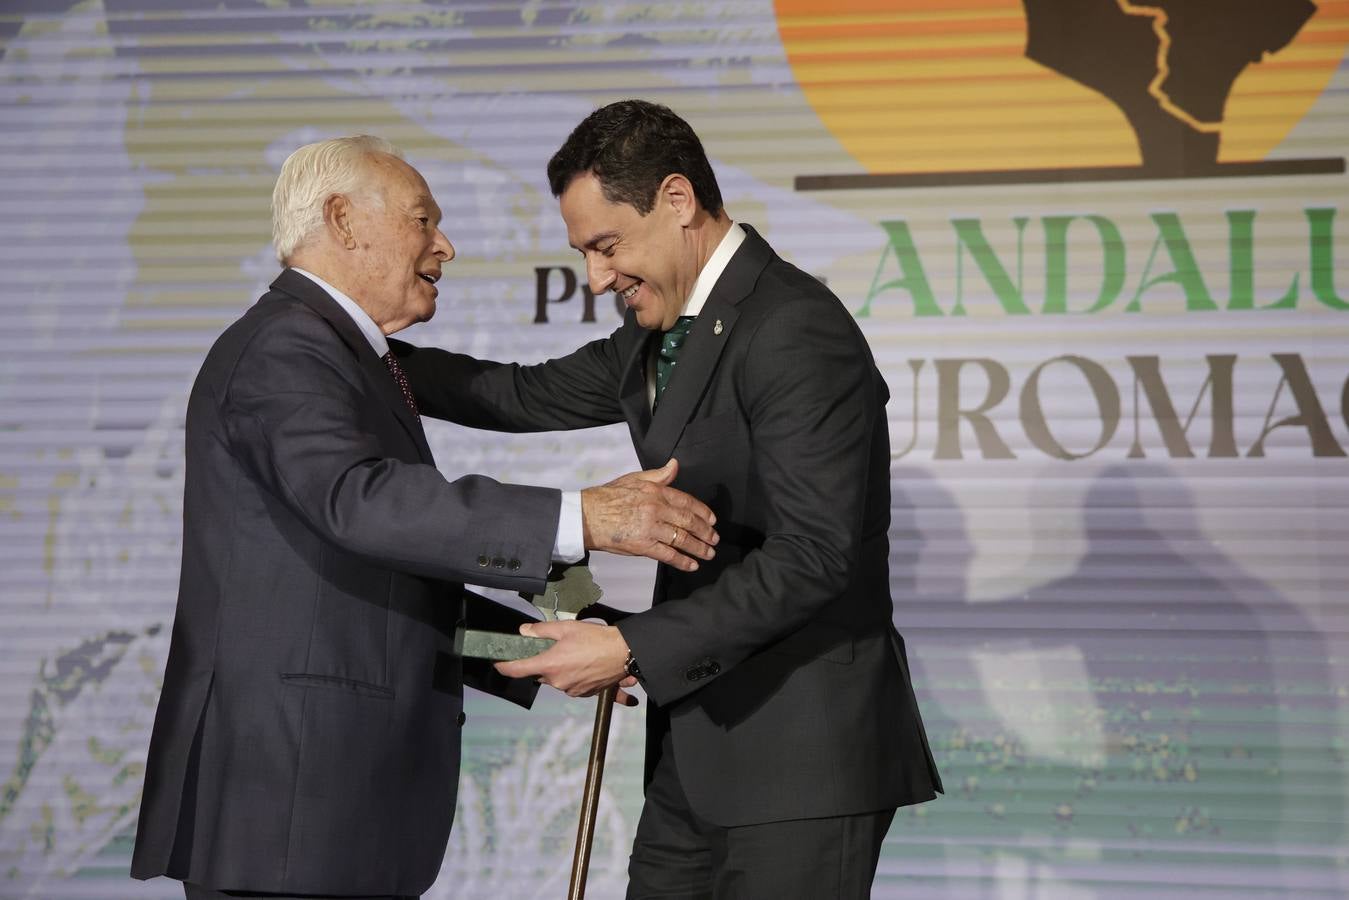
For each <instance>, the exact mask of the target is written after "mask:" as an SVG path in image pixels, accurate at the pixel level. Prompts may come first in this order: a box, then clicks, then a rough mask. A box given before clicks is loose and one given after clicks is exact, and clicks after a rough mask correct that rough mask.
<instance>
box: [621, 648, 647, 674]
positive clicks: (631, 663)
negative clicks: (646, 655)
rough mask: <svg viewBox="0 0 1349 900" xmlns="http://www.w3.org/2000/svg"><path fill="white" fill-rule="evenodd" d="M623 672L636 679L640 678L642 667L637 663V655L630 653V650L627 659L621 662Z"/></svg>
mask: <svg viewBox="0 0 1349 900" xmlns="http://www.w3.org/2000/svg"><path fill="white" fill-rule="evenodd" d="M623 674H624V675H627V676H629V677H632V678H636V679H637V680H638V681H641V680H642V667H641V666H639V665H637V657H635V656H633V655H632V651H631V650H629V651H628V659H627V661H626V662H625V663H623Z"/></svg>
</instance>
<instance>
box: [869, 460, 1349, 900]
mask: <svg viewBox="0 0 1349 900" xmlns="http://www.w3.org/2000/svg"><path fill="white" fill-rule="evenodd" d="M1046 487H1051V485H1049V483H1047V482H1046ZM1032 493H1033V494H1034V492H1032ZM892 494H893V498H894V500H893V511H892V515H893V522H892V527H891V539H892V557H891V564H892V568H891V571H892V587H893V593H894V597H895V606H896V624H897V626H898V627H899V628H900V630H901V632H903V633H905V634H906V635H907V636H908V637H909V638H910V644H911V647H912V651H911V652H912V655H913V657H914V659H913V664H914V677H915V682H916V685H917V688H918V691H919V694H920V702H921V704H922V709H923V714H924V717H925V719H926V721H927V723H928V726H929V734H930V735H931V736H932V739H933V741H934V745H933V749H934V752H936V754H937V759H938V764H939V766H941V768H942V771H943V774H944V776H945V777H946V782H947V785H948V795H947V797H946V798H945V799H943V800H942V801H940V802H939V803H937V804H933V805H932V806H931V808H930V809H929V810H927V811H926V812H925V814H924V816H923V817H922V818H923V819H925V820H926V821H924V822H922V823H916V822H914V821H913V817H910V818H909V820H908V821H907V822H905V821H904V820H901V822H902V824H901V826H900V827H897V828H896V833H897V836H898V837H899V840H900V841H901V842H902V840H903V832H902V831H901V828H906V829H909V830H911V829H916V828H922V829H924V830H925V831H926V832H927V836H928V837H937V836H938V835H940V836H941V837H942V838H943V839H944V840H945V847H944V854H945V863H946V865H947V867H948V869H949V870H950V871H949V875H950V876H951V877H950V878H949V879H948V882H947V883H948V885H961V887H960V889H959V891H958V892H957V893H955V894H951V896H957V895H959V896H1000V891H999V883H1003V882H1007V881H1009V880H1011V881H1016V882H1020V883H1021V884H1022V888H1024V887H1025V885H1026V884H1027V883H1030V884H1035V883H1041V882H1046V883H1048V882H1052V883H1056V884H1072V885H1076V886H1079V887H1080V888H1081V889H1083V890H1086V891H1090V890H1092V889H1093V888H1095V889H1097V890H1100V891H1102V895H1109V896H1125V895H1130V896H1149V897H1154V896H1161V895H1163V894H1168V893H1173V892H1174V894H1175V895H1176V896H1180V895H1185V894H1189V895H1191V896H1193V895H1194V891H1195V890H1196V889H1198V890H1199V891H1200V892H1201V893H1202V891H1203V888H1204V887H1205V886H1207V885H1214V886H1216V885H1228V886H1229V887H1228V888H1225V890H1228V891H1229V892H1230V895H1232V896H1236V895H1239V894H1240V893H1241V892H1242V890H1250V891H1252V892H1254V893H1263V894H1268V892H1270V891H1288V892H1319V891H1334V890H1335V889H1336V886H1337V885H1339V884H1340V876H1339V874H1338V871H1337V868H1336V859H1335V857H1336V855H1337V854H1338V853H1340V852H1342V851H1341V849H1340V845H1341V842H1342V839H1343V834H1344V829H1343V816H1344V796H1343V788H1342V783H1341V778H1342V776H1341V774H1340V771H1341V769H1342V766H1343V759H1342V756H1343V750H1342V748H1340V749H1338V750H1337V749H1336V748H1335V746H1334V736H1335V734H1336V733H1337V730H1338V724H1337V723H1338V716H1339V704H1338V701H1337V699H1336V695H1335V692H1334V686H1333V685H1332V684H1331V681H1330V673H1329V668H1328V664H1327V658H1326V653H1327V648H1326V640H1325V638H1324V636H1323V635H1322V634H1320V633H1319V632H1318V631H1317V630H1316V629H1315V628H1314V627H1313V625H1312V623H1311V622H1310V621H1309V620H1308V619H1307V617H1306V616H1305V615H1304V614H1303V613H1302V612H1301V611H1300V610H1299V608H1298V607H1297V606H1296V605H1295V604H1293V603H1292V602H1290V601H1289V600H1288V599H1287V598H1285V597H1283V596H1282V595H1280V594H1279V593H1278V592H1277V591H1275V590H1274V589H1272V588H1271V587H1270V586H1269V585H1267V584H1265V583H1263V582H1261V581H1260V580H1258V579H1256V578H1254V577H1252V576H1250V575H1249V574H1248V573H1246V572H1245V571H1244V570H1243V568H1242V566H1241V564H1240V562H1239V561H1238V560H1237V559H1235V558H1233V557H1232V556H1230V555H1228V554H1226V553H1224V552H1223V550H1222V549H1220V547H1219V546H1218V544H1217V543H1216V542H1214V541H1212V540H1210V539H1209V538H1208V537H1207V536H1206V535H1205V534H1204V533H1203V531H1202V530H1201V528H1200V525H1199V521H1198V518H1197V516H1196V511H1195V507H1194V499H1193V497H1192V495H1191V493H1190V491H1189V489H1188V487H1187V486H1186V485H1185V484H1184V482H1183V481H1182V480H1180V479H1179V478H1177V477H1176V476H1175V475H1173V474H1172V473H1171V472H1169V471H1168V470H1167V469H1166V468H1165V467H1162V466H1159V465H1154V464H1146V463H1145V464H1133V465H1129V466H1122V465H1121V466H1112V467H1109V468H1106V469H1104V470H1103V471H1101V472H1099V473H1098V474H1096V475H1095V476H1094V478H1093V479H1092V481H1091V484H1090V486H1089V488H1088V490H1087V492H1086V494H1085V497H1084V500H1083V506H1082V508H1081V511H1080V516H1081V518H1080V522H1070V523H1064V525H1065V526H1066V530H1067V531H1070V532H1072V531H1074V530H1075V529H1078V528H1080V529H1081V530H1080V532H1079V533H1077V534H1075V535H1073V536H1074V537H1077V538H1079V539H1080V538H1083V537H1084V538H1085V552H1084V553H1083V555H1082V556H1081V558H1080V560H1079V561H1078V562H1077V564H1076V566H1075V568H1074V569H1073V570H1072V571H1071V572H1070V573H1069V574H1068V575H1066V576H1064V577H1061V578H1057V579H1053V580H1050V581H1047V582H1045V583H1042V584H1040V585H1038V586H1036V587H1034V588H1032V589H1030V590H1028V591H1025V592H1023V593H1021V594H1019V595H1015V596H1007V597H997V598H994V599H990V600H980V601H971V600H970V598H969V588H968V580H969V570H970V563H971V561H972V559H973V557H974V553H975V549H976V548H975V545H974V543H973V541H972V540H971V538H970V534H969V527H968V524H967V519H966V514H965V513H964V511H963V510H962V509H961V507H960V505H959V504H958V503H957V501H956V499H955V497H954V495H953V494H952V493H951V492H950V491H949V490H947V489H946V488H945V487H944V486H943V485H942V484H941V483H940V482H939V481H938V480H937V479H935V478H934V477H933V476H931V475H929V474H928V473H926V472H924V471H922V470H920V469H915V468H909V467H905V468H896V469H894V470H893V471H892ZM1065 514H1066V513H1065ZM1267 525H1268V523H1263V524H1262V523H1260V522H1258V521H1248V522H1247V523H1246V525H1245V527H1244V528H1243V527H1242V526H1241V525H1240V524H1237V523H1234V526H1233V528H1232V532H1233V533H1232V534H1231V535H1230V537H1231V538H1232V539H1234V540H1235V539H1237V538H1239V537H1247V538H1249V537H1251V536H1252V535H1253V534H1254V533H1256V532H1262V533H1267V532H1263V531H1262V529H1264V528H1265V527H1267ZM1055 530H1057V531H1060V532H1062V531H1064V530H1065V529H1055ZM981 531H982V534H981V541H980V543H981V549H982V550H983V551H984V552H996V541H997V540H998V538H997V537H996V536H992V535H990V534H989V531H988V529H981ZM1052 540H1055V541H1058V540H1061V539H1059V538H1052ZM1245 546H1248V547H1249V546H1254V542H1252V541H1247V542H1245ZM1036 557H1037V554H1036V553H1035V552H1032V554H1031V560H1032V562H1031V565H1035V559H1036ZM1300 580H1302V581H1304V582H1305V583H1308V585H1309V592H1311V593H1312V594H1313V596H1315V593H1314V592H1315V591H1316V587H1315V585H1316V580H1317V573H1316V572H1308V573H1307V574H1306V576H1305V577H1304V578H1303V579H1300ZM910 833H911V832H910ZM1234 867H1236V869H1239V871H1240V874H1239V876H1237V880H1236V881H1235V882H1234V881H1233V878H1234V875H1233V872H1234V871H1235V870H1234ZM1182 870H1183V871H1184V873H1185V874H1184V877H1183V878H1181V879H1179V880H1176V875H1177V873H1178V872H1179V871H1182ZM1185 882H1189V886H1183V887H1162V885H1177V884H1179V885H1184V884H1185ZM1159 890H1160V891H1161V892H1162V893H1161V894H1159V893H1158V891H1159ZM1135 892H1136V893H1135ZM1299 895H1307V894H1306V893H1300V894H1299ZM1018 896H1020V894H1018Z"/></svg>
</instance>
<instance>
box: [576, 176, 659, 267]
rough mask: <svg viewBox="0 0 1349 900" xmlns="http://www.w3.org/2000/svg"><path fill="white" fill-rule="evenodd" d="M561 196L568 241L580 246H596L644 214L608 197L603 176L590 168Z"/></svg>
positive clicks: (578, 247) (583, 247) (577, 177)
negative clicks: (598, 175) (602, 179)
mask: <svg viewBox="0 0 1349 900" xmlns="http://www.w3.org/2000/svg"><path fill="white" fill-rule="evenodd" d="M558 199H559V204H560V209H561V212H562V221H563V222H565V223H566V225H567V241H568V243H570V244H571V245H572V246H573V247H576V248H577V249H585V248H587V247H590V246H593V245H594V244H595V243H597V242H599V241H601V240H602V239H604V238H606V237H609V236H612V235H614V234H616V233H618V232H621V231H622V230H623V229H625V228H628V227H630V226H632V225H633V224H634V223H635V222H636V220H638V219H640V218H642V216H641V214H640V213H638V212H637V210H636V209H635V208H633V207H632V206H629V205H628V204H626V203H614V202H613V201H612V200H610V199H609V198H607V197H605V196H604V191H603V189H602V188H601V187H600V180H599V179H598V178H596V177H595V176H594V174H593V173H590V172H585V173H583V174H581V175H577V176H576V177H575V178H573V179H572V180H571V182H570V183H569V184H568V185H567V187H566V189H565V190H563V192H562V196H561V197H560V198H558Z"/></svg>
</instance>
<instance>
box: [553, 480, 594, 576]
mask: <svg viewBox="0 0 1349 900" xmlns="http://www.w3.org/2000/svg"><path fill="white" fill-rule="evenodd" d="M585 555H586V548H585V535H584V533H583V531H582V528H581V492H580V491H563V492H562V508H561V509H559V510H558V513H557V540H556V541H555V542H554V543H553V562H559V563H574V562H580V561H581V560H582V559H584V558H585Z"/></svg>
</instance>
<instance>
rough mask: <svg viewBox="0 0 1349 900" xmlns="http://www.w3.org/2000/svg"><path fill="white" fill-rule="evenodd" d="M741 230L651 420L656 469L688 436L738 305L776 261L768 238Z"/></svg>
mask: <svg viewBox="0 0 1349 900" xmlns="http://www.w3.org/2000/svg"><path fill="white" fill-rule="evenodd" d="M742 227H743V228H744V229H745V232H746V234H745V242H744V243H743V244H741V245H740V248H739V249H738V250H736V251H735V255H734V256H732V257H731V261H730V263H728V264H727V266H726V270H725V271H724V272H722V273H721V277H720V278H718V279H717V283H716V284H715V285H713V287H712V291H711V293H710V294H708V297H707V302H706V303H705V304H703V309H702V312H700V313H699V314H698V319H697V321H695V322H694V323H693V328H692V329H691V330H690V331H689V336H688V337H687V338H686V339H685V341H684V348H683V349H682V350H681V351H680V353H679V363H678V369H677V370H676V372H675V373H674V377H673V378H672V379H671V380H670V384H669V386H668V387H667V388H666V389H665V393H664V394H662V395H661V398H660V403H658V404H657V405H656V412H655V414H654V415H653V416H652V417H651V427H650V428H649V429H648V430H647V432H646V435H645V438H644V439H643V440H642V442H641V444H640V446H641V449H642V451H643V452H644V454H645V455H646V456H648V457H649V458H650V459H651V460H653V461H656V464H658V465H659V464H661V463H664V462H665V460H667V459H669V458H670V454H671V453H672V452H673V451H674V448H675V444H677V443H678V442H679V436H680V435H681V434H683V433H684V426H685V425H687V424H688V421H689V417H690V416H692V415H693V412H694V410H695V409H697V407H698V401H699V400H701V399H702V396H703V394H704V393H705V392H706V390H707V385H708V383H709V382H710V381H711V380H712V374H713V373H714V372H715V371H716V368H717V362H718V360H720V358H721V352H722V350H723V349H724V348H725V347H726V344H727V342H728V341H730V339H731V332H732V331H733V330H734V328H735V323H736V320H737V319H738V318H739V316H740V312H739V310H738V309H737V308H736V307H737V305H738V304H739V303H740V301H741V300H744V299H745V298H746V297H747V296H749V295H750V294H751V293H752V292H753V291H754V286H755V284H756V283H757V282H758V280H759V274H760V273H761V272H763V270H764V267H765V266H766V265H768V262H769V260H771V259H772V258H773V250H772V248H770V247H769V246H768V244H767V243H766V242H765V241H764V239H763V238H761V237H759V235H758V233H757V232H755V231H754V229H753V228H750V227H749V226H748V225H745V226H742ZM643 359H645V357H643ZM643 401H645V392H643ZM643 407H645V402H643Z"/></svg>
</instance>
